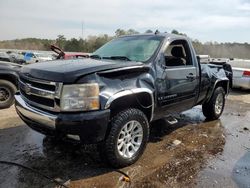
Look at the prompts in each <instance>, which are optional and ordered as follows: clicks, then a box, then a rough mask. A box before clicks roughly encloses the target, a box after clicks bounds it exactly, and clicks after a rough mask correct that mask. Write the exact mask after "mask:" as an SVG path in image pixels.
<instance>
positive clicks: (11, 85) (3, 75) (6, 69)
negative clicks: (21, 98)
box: [0, 61, 22, 109]
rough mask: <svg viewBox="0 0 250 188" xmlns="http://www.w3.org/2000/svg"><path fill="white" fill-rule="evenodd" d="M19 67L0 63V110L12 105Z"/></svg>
mask: <svg viewBox="0 0 250 188" xmlns="http://www.w3.org/2000/svg"><path fill="white" fill-rule="evenodd" d="M21 67H22V66H21V65H18V64H14V63H10V62H3V61H0V109H3V108H8V107H10V106H11V105H12V104H13V103H14V95H15V93H16V91H17V87H18V72H19V71H20V68H21Z"/></svg>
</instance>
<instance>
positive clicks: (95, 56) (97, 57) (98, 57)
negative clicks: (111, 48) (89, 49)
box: [89, 54, 102, 59]
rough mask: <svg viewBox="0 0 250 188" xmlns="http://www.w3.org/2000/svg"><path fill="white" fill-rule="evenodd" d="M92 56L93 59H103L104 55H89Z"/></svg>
mask: <svg viewBox="0 0 250 188" xmlns="http://www.w3.org/2000/svg"><path fill="white" fill-rule="evenodd" d="M89 57H90V58H93V59H102V57H101V56H99V55H95V54H94V55H90V56H89Z"/></svg>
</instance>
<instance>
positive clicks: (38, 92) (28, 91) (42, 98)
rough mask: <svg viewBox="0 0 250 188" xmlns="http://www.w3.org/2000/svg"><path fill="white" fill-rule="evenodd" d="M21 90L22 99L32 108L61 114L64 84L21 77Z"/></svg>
mask: <svg viewBox="0 0 250 188" xmlns="http://www.w3.org/2000/svg"><path fill="white" fill-rule="evenodd" d="M19 88H20V93H21V95H22V98H23V99H24V100H25V101H26V102H27V103H29V104H30V105H32V106H35V107H38V108H42V109H46V110H50V111H54V112H59V111H60V107H59V104H60V94H61V89H62V83H57V82H50V81H45V80H38V79H34V78H30V77H26V76H25V77H24V76H20V78H19Z"/></svg>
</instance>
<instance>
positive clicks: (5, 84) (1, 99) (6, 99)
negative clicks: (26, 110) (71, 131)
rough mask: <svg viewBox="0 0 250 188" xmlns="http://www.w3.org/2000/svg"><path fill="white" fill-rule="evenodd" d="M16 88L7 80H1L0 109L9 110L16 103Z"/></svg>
mask: <svg viewBox="0 0 250 188" xmlns="http://www.w3.org/2000/svg"><path fill="white" fill-rule="evenodd" d="M16 90H17V89H16V86H15V85H14V84H12V83H11V82H9V81H7V80H0V109H3V108H9V107H10V106H11V105H12V104H13V103H14V100H15V99H14V95H15V93H16Z"/></svg>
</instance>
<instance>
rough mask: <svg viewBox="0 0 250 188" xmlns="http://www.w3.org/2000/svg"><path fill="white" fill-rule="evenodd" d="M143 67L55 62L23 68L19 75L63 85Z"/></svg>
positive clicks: (90, 61)
mask: <svg viewBox="0 0 250 188" xmlns="http://www.w3.org/2000/svg"><path fill="white" fill-rule="evenodd" d="M138 65H143V63H140V62H130V61H111V60H110V61H109V60H95V59H90V58H86V59H75V60H55V61H48V62H42V63H34V64H31V65H27V66H23V68H22V70H21V74H24V75H26V76H29V77H33V78H37V79H42V80H48V81H54V82H63V83H74V82H75V81H76V80H77V79H79V78H80V77H82V76H84V75H87V74H91V73H94V72H100V71H104V70H111V69H117V68H122V67H131V66H138Z"/></svg>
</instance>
